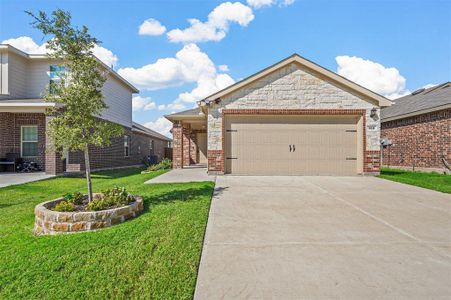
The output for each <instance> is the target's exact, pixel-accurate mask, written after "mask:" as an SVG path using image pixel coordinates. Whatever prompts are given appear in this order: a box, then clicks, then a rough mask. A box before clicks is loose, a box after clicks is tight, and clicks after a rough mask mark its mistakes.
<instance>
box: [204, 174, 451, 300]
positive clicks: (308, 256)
mask: <svg viewBox="0 0 451 300" xmlns="http://www.w3.org/2000/svg"><path fill="white" fill-rule="evenodd" d="M216 183H217V185H216V187H217V191H216V195H215V197H214V198H213V202H212V207H211V210H210V217H209V220H208V225H207V232H206V237H205V244H204V248H203V253H202V259H201V264H200V269H199V276H198V281H197V286H196V292H195V299H330V298H341V299H426V298H428V299H450V298H451V195H448V194H443V193H439V192H434V191H430V190H426V189H422V188H417V187H413V186H409V185H404V184H400V183H395V182H391V181H387V180H383V179H379V178H373V177H275V176H272V177H252V176H250V177H244V176H243V177H238V176H219V177H218V178H217V179H216Z"/></svg>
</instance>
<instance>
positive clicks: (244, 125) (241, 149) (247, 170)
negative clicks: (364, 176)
mask: <svg viewBox="0 0 451 300" xmlns="http://www.w3.org/2000/svg"><path fill="white" fill-rule="evenodd" d="M357 121H358V117H357V116H350V117H340V116H243V115H240V116H230V117H229V116H227V118H226V130H227V133H226V155H227V156H230V157H233V158H236V159H233V160H230V161H227V162H226V166H227V170H226V171H227V172H229V173H232V174H243V175H355V174H356V173H357V164H356V160H354V159H356V156H357V125H356V124H357ZM290 147H291V151H290ZM347 158H349V160H347Z"/></svg>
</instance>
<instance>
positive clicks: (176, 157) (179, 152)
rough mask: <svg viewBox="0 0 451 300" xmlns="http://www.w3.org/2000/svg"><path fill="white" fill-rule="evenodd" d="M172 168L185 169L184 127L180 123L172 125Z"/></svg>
mask: <svg viewBox="0 0 451 300" xmlns="http://www.w3.org/2000/svg"><path fill="white" fill-rule="evenodd" d="M172 136H173V139H174V140H173V142H172V167H173V168H174V169H180V168H182V167H183V127H182V124H180V123H174V124H173V125H172Z"/></svg>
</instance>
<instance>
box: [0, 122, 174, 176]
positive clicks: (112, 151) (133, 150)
mask: <svg viewBox="0 0 451 300" xmlns="http://www.w3.org/2000/svg"><path fill="white" fill-rule="evenodd" d="M51 118H52V117H50V116H45V114H39V113H0V158H3V157H5V155H6V154H7V153H20V135H21V126H23V125H36V126H38V149H39V156H37V157H32V158H25V160H29V161H34V162H37V163H38V164H39V166H40V167H41V168H42V170H45V171H46V173H48V174H60V173H62V172H63V171H64V168H65V167H66V166H65V165H64V162H63V160H62V159H61V158H62V157H61V155H60V154H58V153H55V152H54V151H50V150H49V149H50V147H48V146H47V145H50V144H51V141H49V140H48V138H47V136H46V122H48V121H49V120H50V119H51ZM124 130H125V134H127V135H129V136H130V139H131V144H130V155H129V157H125V156H124V138H123V136H121V137H119V138H115V139H113V141H112V144H111V145H110V146H107V147H102V148H98V147H91V148H90V158H91V168H92V169H104V168H115V167H124V166H130V165H139V164H142V163H143V160H144V158H146V157H147V156H148V155H149V154H150V151H149V145H150V140H152V139H153V140H154V147H155V151H154V153H155V155H157V156H158V159H159V160H162V159H163V158H164V155H165V148H166V146H167V141H163V140H159V139H155V138H152V137H150V136H147V135H144V134H139V133H135V132H132V131H131V130H130V129H129V128H124ZM46 148H47V149H48V151H47V152H46ZM83 170H84V156H83V153H81V152H72V153H70V154H69V164H68V165H67V171H77V172H78V171H83Z"/></svg>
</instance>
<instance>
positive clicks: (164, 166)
mask: <svg viewBox="0 0 451 300" xmlns="http://www.w3.org/2000/svg"><path fill="white" fill-rule="evenodd" d="M171 166H172V161H171V160H170V159H169V158H165V159H163V160H162V161H161V162H160V163H158V164H156V165H151V166H149V167H148V168H147V171H158V170H168V169H170V168H171Z"/></svg>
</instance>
